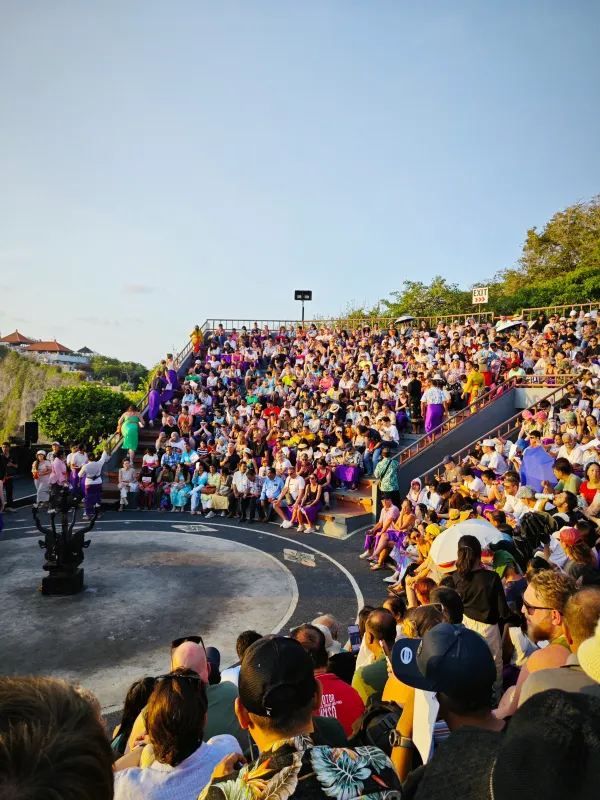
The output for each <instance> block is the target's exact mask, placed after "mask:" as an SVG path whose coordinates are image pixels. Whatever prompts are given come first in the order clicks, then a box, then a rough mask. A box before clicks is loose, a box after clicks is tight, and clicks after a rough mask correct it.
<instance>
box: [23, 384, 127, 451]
mask: <svg viewBox="0 0 600 800" xmlns="http://www.w3.org/2000/svg"><path fill="white" fill-rule="evenodd" d="M128 405H129V400H128V399H127V397H126V396H125V395H124V394H122V393H121V392H115V391H113V390H112V389H105V388H104V387H102V386H90V385H86V384H84V385H82V386H68V387H65V388H62V389H51V390H50V391H49V392H47V393H46V394H45V396H44V397H43V399H42V400H41V401H40V402H39V403H38V405H37V406H36V408H35V409H34V411H33V414H32V416H33V419H35V420H37V422H38V423H39V424H40V427H41V429H42V430H43V432H44V433H45V434H46V436H48V437H50V438H52V439H56V440H58V441H60V442H64V443H65V444H66V443H68V442H84V443H85V444H90V443H92V442H96V441H97V440H98V439H99V438H100V437H103V436H106V435H108V434H110V433H112V432H113V431H114V430H115V428H116V425H117V420H118V418H119V416H120V415H121V414H122V413H123V411H125V409H126V408H127V406H128Z"/></svg>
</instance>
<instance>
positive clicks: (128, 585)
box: [0, 508, 389, 710]
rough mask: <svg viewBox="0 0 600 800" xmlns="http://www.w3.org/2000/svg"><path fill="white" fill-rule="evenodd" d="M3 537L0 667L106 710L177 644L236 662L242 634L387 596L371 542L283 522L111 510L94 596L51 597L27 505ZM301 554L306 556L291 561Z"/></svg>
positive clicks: (92, 576)
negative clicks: (79, 694)
mask: <svg viewBox="0 0 600 800" xmlns="http://www.w3.org/2000/svg"><path fill="white" fill-rule="evenodd" d="M4 523H5V529H4V532H3V533H2V534H0V570H1V574H2V581H1V582H0V628H1V630H2V633H1V634H0V640H1V642H2V644H1V646H0V664H1V667H0V669H1V671H2V672H3V673H5V674H51V675H57V676H63V677H67V678H68V679H70V680H78V681H79V682H81V683H82V684H83V685H85V686H87V687H89V688H90V689H92V690H93V691H95V692H96V693H97V694H98V696H99V698H100V701H101V704H102V706H103V707H104V708H105V709H106V710H109V709H110V708H114V707H115V706H118V705H119V703H120V702H121V700H122V698H123V696H124V693H125V691H126V690H127V687H128V686H129V684H130V683H131V682H132V681H133V680H134V679H135V678H137V677H140V676H141V675H144V674H157V673H159V672H161V671H165V670H167V669H168V650H169V647H168V643H169V641H170V640H171V639H172V638H174V637H176V636H180V635H183V634H186V633H201V634H202V636H203V638H204V640H205V642H206V643H207V644H212V645H214V646H217V647H219V649H220V650H221V652H222V656H223V663H224V665H227V664H228V663H232V662H233V661H234V660H235V656H234V644H235V638H236V635H237V633H239V632H240V631H241V630H244V629H245V628H255V629H257V630H259V631H260V632H261V633H266V632H271V631H275V630H284V631H285V630H289V628H290V627H292V626H294V625H297V624H299V623H300V622H305V621H307V620H310V619H312V618H313V617H314V616H316V615H317V614H318V613H323V612H326V611H329V612H331V613H333V614H335V615H336V616H337V617H338V619H340V621H342V622H343V623H344V624H349V623H351V622H353V621H354V619H355V617H356V613H357V610H358V609H359V608H360V607H361V606H362V605H363V603H365V602H368V603H372V604H376V603H378V602H381V600H382V599H383V598H384V597H385V594H386V593H385V585H384V584H383V583H382V582H381V578H382V577H384V576H385V575H387V574H389V573H387V572H385V573H384V572H379V573H371V572H369V570H368V567H367V566H366V565H365V563H364V562H362V561H359V560H358V558H357V555H358V553H359V552H360V549H361V546H362V535H361V534H360V533H357V534H356V535H355V536H352V537H350V538H349V539H346V540H345V541H340V540H336V539H330V538H329V537H326V536H320V535H314V534H312V535H307V534H299V533H297V532H296V531H295V530H287V531H284V530H281V529H280V528H279V527H278V526H276V525H262V524H255V525H247V524H244V525H243V526H242V525H237V524H236V523H235V522H232V521H231V520H227V519H222V518H220V517H218V518H215V519H211V520H206V521H204V520H201V519H199V518H198V517H191V516H190V515H189V514H185V515H183V514H182V515H179V514H177V515H175V514H168V515H167V514H162V515H161V514H158V513H140V512H133V511H132V512H128V513H126V514H118V513H106V514H105V515H104V517H103V518H102V519H101V520H99V521H98V523H97V526H96V528H95V530H94V531H93V532H92V534H91V539H92V545H91V547H90V548H89V549H88V550H87V551H86V558H85V563H84V568H85V577H86V580H85V584H86V591H84V592H83V593H82V594H80V595H78V596H75V597H62V598H58V597H45V596H42V595H41V594H40V593H39V591H38V587H39V584H40V581H41V577H42V576H43V574H44V573H43V571H42V569H41V566H42V563H43V551H42V550H40V549H39V548H38V546H37V539H38V538H39V536H38V535H37V533H36V530H35V527H34V526H33V524H32V521H31V511H30V509H28V508H23V509H19V511H18V512H17V513H15V514H7V515H5V521H4ZM285 550H292V551H295V552H296V553H298V552H300V553H302V554H304V555H303V556H302V557H301V561H295V560H290V558H291V559H293V558H294V554H293V553H291V554H290V553H289V552H288V553H285V552H284V551H285Z"/></svg>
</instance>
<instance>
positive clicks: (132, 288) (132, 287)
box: [125, 283, 154, 294]
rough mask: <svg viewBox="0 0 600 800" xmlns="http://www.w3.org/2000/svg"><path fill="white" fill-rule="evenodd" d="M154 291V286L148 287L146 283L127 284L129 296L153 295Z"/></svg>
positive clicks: (126, 290) (126, 288) (126, 289)
mask: <svg viewBox="0 0 600 800" xmlns="http://www.w3.org/2000/svg"><path fill="white" fill-rule="evenodd" d="M153 291H154V287H153V286H148V285H147V284H145V283H126V284H125V292H126V293H127V294H152V292H153Z"/></svg>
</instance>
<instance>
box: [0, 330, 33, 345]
mask: <svg viewBox="0 0 600 800" xmlns="http://www.w3.org/2000/svg"><path fill="white" fill-rule="evenodd" d="M0 342H2V343H3V344H33V343H34V340H33V339H29V338H28V337H27V336H23V334H22V333H19V331H13V332H12V333H9V334H8V336H3V337H2V338H1V339H0Z"/></svg>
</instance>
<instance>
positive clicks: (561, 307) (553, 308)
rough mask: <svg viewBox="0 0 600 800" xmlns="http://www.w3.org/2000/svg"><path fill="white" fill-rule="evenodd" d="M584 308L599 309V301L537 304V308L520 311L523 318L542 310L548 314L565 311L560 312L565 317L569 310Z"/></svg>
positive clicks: (533, 315) (581, 309)
mask: <svg viewBox="0 0 600 800" xmlns="http://www.w3.org/2000/svg"><path fill="white" fill-rule="evenodd" d="M584 309H587V310H588V311H596V310H598V309H600V302H598V301H597V300H596V301H595V302H593V301H591V302H588V303H567V304H566V305H559V306H538V307H537V308H524V309H523V311H522V312H521V316H522V317H523V318H524V319H532V317H537V315H538V314H541V313H542V312H544V313H546V314H547V315H550V314H559V313H560V312H561V311H565V312H567V313H566V314H564V315H562V314H561V316H565V317H566V316H568V314H569V312H571V311H584Z"/></svg>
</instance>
